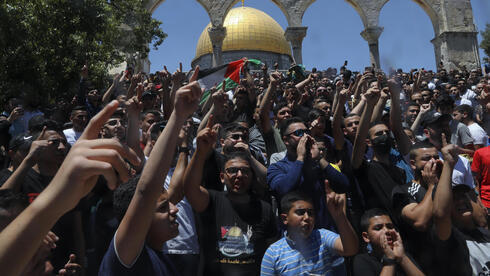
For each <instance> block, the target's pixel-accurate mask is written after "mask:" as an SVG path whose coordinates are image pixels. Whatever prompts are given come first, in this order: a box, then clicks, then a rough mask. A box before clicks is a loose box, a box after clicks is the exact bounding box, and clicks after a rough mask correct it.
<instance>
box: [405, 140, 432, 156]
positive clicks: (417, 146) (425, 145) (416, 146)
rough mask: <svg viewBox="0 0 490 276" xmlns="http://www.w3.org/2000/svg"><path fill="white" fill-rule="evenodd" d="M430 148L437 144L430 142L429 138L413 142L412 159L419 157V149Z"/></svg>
mask: <svg viewBox="0 0 490 276" xmlns="http://www.w3.org/2000/svg"><path fill="white" fill-rule="evenodd" d="M428 148H435V146H434V145H433V144H432V143H431V142H429V140H423V141H420V142H417V143H415V144H413V145H412V146H411V147H410V160H414V159H415V157H417V156H416V155H417V154H416V153H415V152H416V151H417V150H418V149H428Z"/></svg>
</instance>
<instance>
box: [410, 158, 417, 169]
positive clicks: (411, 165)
mask: <svg viewBox="0 0 490 276" xmlns="http://www.w3.org/2000/svg"><path fill="white" fill-rule="evenodd" d="M410 168H412V170H413V171H415V169H416V167H415V160H412V159H410Z"/></svg>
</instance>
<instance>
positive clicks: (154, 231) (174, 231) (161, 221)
mask: <svg viewBox="0 0 490 276" xmlns="http://www.w3.org/2000/svg"><path fill="white" fill-rule="evenodd" d="M177 212H178V209H177V207H175V205H173V204H172V203H171V202H169V201H168V199H167V194H166V193H164V194H162V195H161V196H160V198H159V199H158V200H157V205H156V209H155V214H154V215H153V221H152V222H151V226H150V230H149V232H148V235H149V239H151V240H153V241H157V242H158V243H163V242H165V241H167V240H170V239H172V238H175V237H176V236H177V235H178V234H179V224H178V223H177V221H176V220H177V216H176V215H177Z"/></svg>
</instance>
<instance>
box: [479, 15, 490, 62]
mask: <svg viewBox="0 0 490 276" xmlns="http://www.w3.org/2000/svg"><path fill="white" fill-rule="evenodd" d="M481 36H482V37H483V39H482V41H481V43H480V48H482V49H483V52H484V53H485V55H486V57H485V58H484V60H486V62H490V60H489V59H490V24H487V25H486V27H485V30H484V31H481Z"/></svg>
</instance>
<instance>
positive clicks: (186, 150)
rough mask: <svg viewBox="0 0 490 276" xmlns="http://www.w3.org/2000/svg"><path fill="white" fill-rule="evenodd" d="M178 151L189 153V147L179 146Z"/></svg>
mask: <svg viewBox="0 0 490 276" xmlns="http://www.w3.org/2000/svg"><path fill="white" fill-rule="evenodd" d="M178 152H179V153H180V152H183V153H189V148H188V147H179V149H178Z"/></svg>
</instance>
